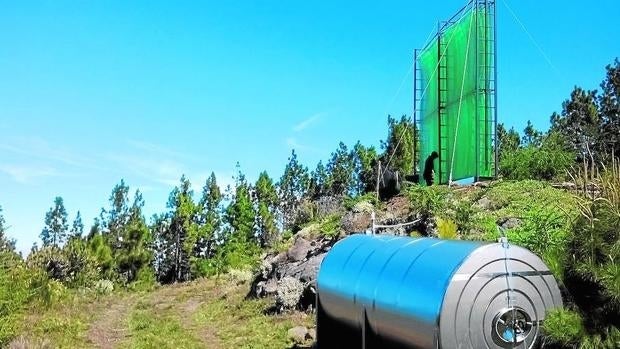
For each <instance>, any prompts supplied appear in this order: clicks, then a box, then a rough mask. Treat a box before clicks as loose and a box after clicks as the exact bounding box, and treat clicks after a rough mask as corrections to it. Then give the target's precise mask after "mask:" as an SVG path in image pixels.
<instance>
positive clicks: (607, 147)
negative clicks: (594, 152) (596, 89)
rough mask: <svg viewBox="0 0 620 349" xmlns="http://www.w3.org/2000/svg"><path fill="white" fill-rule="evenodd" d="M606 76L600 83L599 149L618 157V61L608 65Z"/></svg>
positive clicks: (619, 151)
mask: <svg viewBox="0 0 620 349" xmlns="http://www.w3.org/2000/svg"><path fill="white" fill-rule="evenodd" d="M606 70H607V75H606V77H605V80H604V81H603V82H602V83H601V89H602V94H601V95H600V96H599V108H600V115H601V143H602V144H601V147H602V148H603V150H604V151H605V152H606V153H608V154H610V153H611V152H612V151H613V153H614V155H615V156H616V157H618V156H620V61H619V60H618V59H617V58H616V60H615V61H614V64H613V65H608V66H607V68H606Z"/></svg>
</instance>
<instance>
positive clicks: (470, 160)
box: [417, 9, 494, 183]
mask: <svg viewBox="0 0 620 349" xmlns="http://www.w3.org/2000/svg"><path fill="white" fill-rule="evenodd" d="M476 16H477V20H476ZM489 22H490V21H489V20H488V16H487V10H486V9H478V10H475V9H472V10H470V11H468V12H467V13H466V14H465V15H463V16H462V17H461V18H460V19H459V20H458V21H457V22H456V23H453V24H451V25H449V26H448V27H447V28H445V29H444V30H443V31H442V33H441V34H440V35H438V37H437V38H436V39H435V41H434V42H433V43H431V44H430V45H429V46H428V47H426V48H425V49H424V50H423V51H421V52H420V53H419V54H418V62H417V64H418V66H419V74H420V77H419V80H418V81H419V82H421V88H423V89H424V90H423V91H424V96H423V98H422V100H421V101H420V106H419V114H418V118H419V127H420V149H419V155H418V156H419V161H420V169H421V170H423V169H424V165H425V161H426V158H427V157H428V156H429V155H430V154H431V153H432V152H433V151H436V152H437V153H438V154H439V159H437V160H435V181H436V182H439V183H448V181H449V175H450V172H452V180H459V179H465V178H471V177H491V176H493V174H494V163H493V161H494V158H493V144H492V135H493V132H492V127H493V126H494V123H493V121H492V120H493V116H492V115H491V114H492V113H490V112H489V111H490V110H491V109H490V108H489V103H490V95H489V94H490V92H489V91H490V89H489V88H488V86H487V85H488V81H489V79H490V77H491V73H492V72H491V68H490V66H491V64H489V63H488V60H490V59H492V56H490V55H491V54H492V51H490V50H489V49H490V48H489V47H486V46H484V45H489V41H488V40H487V37H488V35H490V30H491V27H490V25H488V24H487V23H489Z"/></svg>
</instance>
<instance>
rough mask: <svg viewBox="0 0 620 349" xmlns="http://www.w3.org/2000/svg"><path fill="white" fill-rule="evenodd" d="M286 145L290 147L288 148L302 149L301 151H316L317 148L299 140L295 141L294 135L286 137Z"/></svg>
mask: <svg viewBox="0 0 620 349" xmlns="http://www.w3.org/2000/svg"><path fill="white" fill-rule="evenodd" d="M286 145H287V146H288V147H289V148H290V149H295V150H302V151H310V152H317V151H318V149H316V148H314V147H311V146H309V145H305V144H302V143H299V141H297V139H296V138H294V137H288V138H287V139H286Z"/></svg>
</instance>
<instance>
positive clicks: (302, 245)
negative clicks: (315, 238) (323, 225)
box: [286, 238, 312, 262]
mask: <svg viewBox="0 0 620 349" xmlns="http://www.w3.org/2000/svg"><path fill="white" fill-rule="evenodd" d="M311 249H312V245H311V244H310V242H309V241H308V240H306V239H304V238H297V239H296V240H295V244H294V245H293V246H292V247H291V248H290V249H289V250H288V251H287V252H286V254H287V256H288V259H289V260H290V261H293V262H299V261H302V260H304V259H306V257H307V256H308V252H310V250H311Z"/></svg>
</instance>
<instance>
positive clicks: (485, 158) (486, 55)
mask: <svg viewBox="0 0 620 349" xmlns="http://www.w3.org/2000/svg"><path fill="white" fill-rule="evenodd" d="M479 9H484V20H483V21H479V17H480V15H476V16H475V19H474V20H475V27H476V28H475V34H474V35H475V38H476V44H475V45H476V64H475V65H476V74H475V76H476V91H477V93H478V94H483V95H484V106H479V105H478V98H476V114H477V115H476V123H475V125H476V144H475V146H476V173H475V175H474V180H476V181H477V180H479V179H483V178H485V177H481V176H480V169H481V168H482V166H485V167H486V170H487V171H485V172H488V171H489V170H490V171H491V172H492V173H493V176H492V177H493V178H496V177H497V174H498V148H497V145H498V142H497V39H496V38H497V14H496V11H497V9H496V0H471V1H470V2H469V3H468V4H466V5H465V6H463V7H462V8H461V9H460V10H458V11H457V12H456V14H454V15H453V16H452V17H451V18H450V19H449V20H447V21H445V22H439V23H438V24H437V33H436V34H435V35H434V36H433V37H432V38H431V40H429V42H428V43H426V44H425V46H424V47H423V48H422V49H415V50H414V57H413V58H414V60H413V70H414V78H413V120H414V126H415V129H416V130H417V131H418V132H420V130H421V120H420V118H419V117H418V114H419V113H421V111H422V110H421V105H422V104H421V101H422V93H423V88H424V87H423V86H422V85H423V84H422V77H421V72H420V68H419V67H418V57H419V56H420V53H421V52H423V51H425V50H427V49H428V48H429V47H430V45H431V44H432V43H433V42H434V41H437V42H438V45H437V46H438V64H439V67H438V69H437V77H436V79H437V86H438V87H437V88H438V91H437V92H438V104H439V105H438V106H437V107H438V109H437V114H438V115H437V117H438V125H439V126H438V128H439V129H438V130H437V132H438V137H439V148H440V149H439V151H440V161H439V171H438V173H439V180H438V183H442V181H441V178H442V175H444V173H443V172H442V171H443V170H444V168H443V167H444V165H443V164H442V161H443V162H446V161H447V154H441V148H442V131H441V128H442V126H443V120H442V117H447V116H444V115H442V109H443V106H442V105H441V100H442V98H441V96H442V90H441V88H442V86H441V85H442V84H441V79H442V75H443V74H445V75H444V77H446V76H447V72H446V71H447V69H448V67H443V68H442V66H441V62H442V55H443V52H442V45H441V42H442V37H443V35H444V33H445V31H446V30H447V29H448V28H449V27H450V26H451V25H453V24H455V23H456V22H458V21H459V20H460V19H462V18H463V17H464V16H465V15H466V14H467V13H468V11H470V10H473V11H476V13H478V10H479ZM491 27H492V28H491ZM480 29H483V30H484V32H483V33H482V37H483V38H481V37H480V34H481V32H480ZM491 29H492V30H491ZM481 41H483V44H480V42H481ZM442 69H443V72H442ZM481 69H482V71H484V72H485V73H484V74H482V75H481V74H480V72H481ZM481 108H482V110H481ZM481 125H482V126H483V127H480V126H481ZM489 140H490V141H491V142H492V144H489ZM418 141H420V140H419V139H418ZM481 141H483V142H484V143H482V142H481ZM489 148H492V149H493V153H494V154H493V155H491V154H490V153H489V151H488V149H489ZM481 149H483V152H484V153H483V154H482V155H481ZM413 151H414V152H413V154H414V168H413V171H414V173H417V165H418V164H419V163H421V161H422V159H423V157H424V154H421V153H420V151H419V147H418V145H417V144H416V142H414V146H413ZM446 165H447V163H446ZM444 182H445V181H444Z"/></svg>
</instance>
